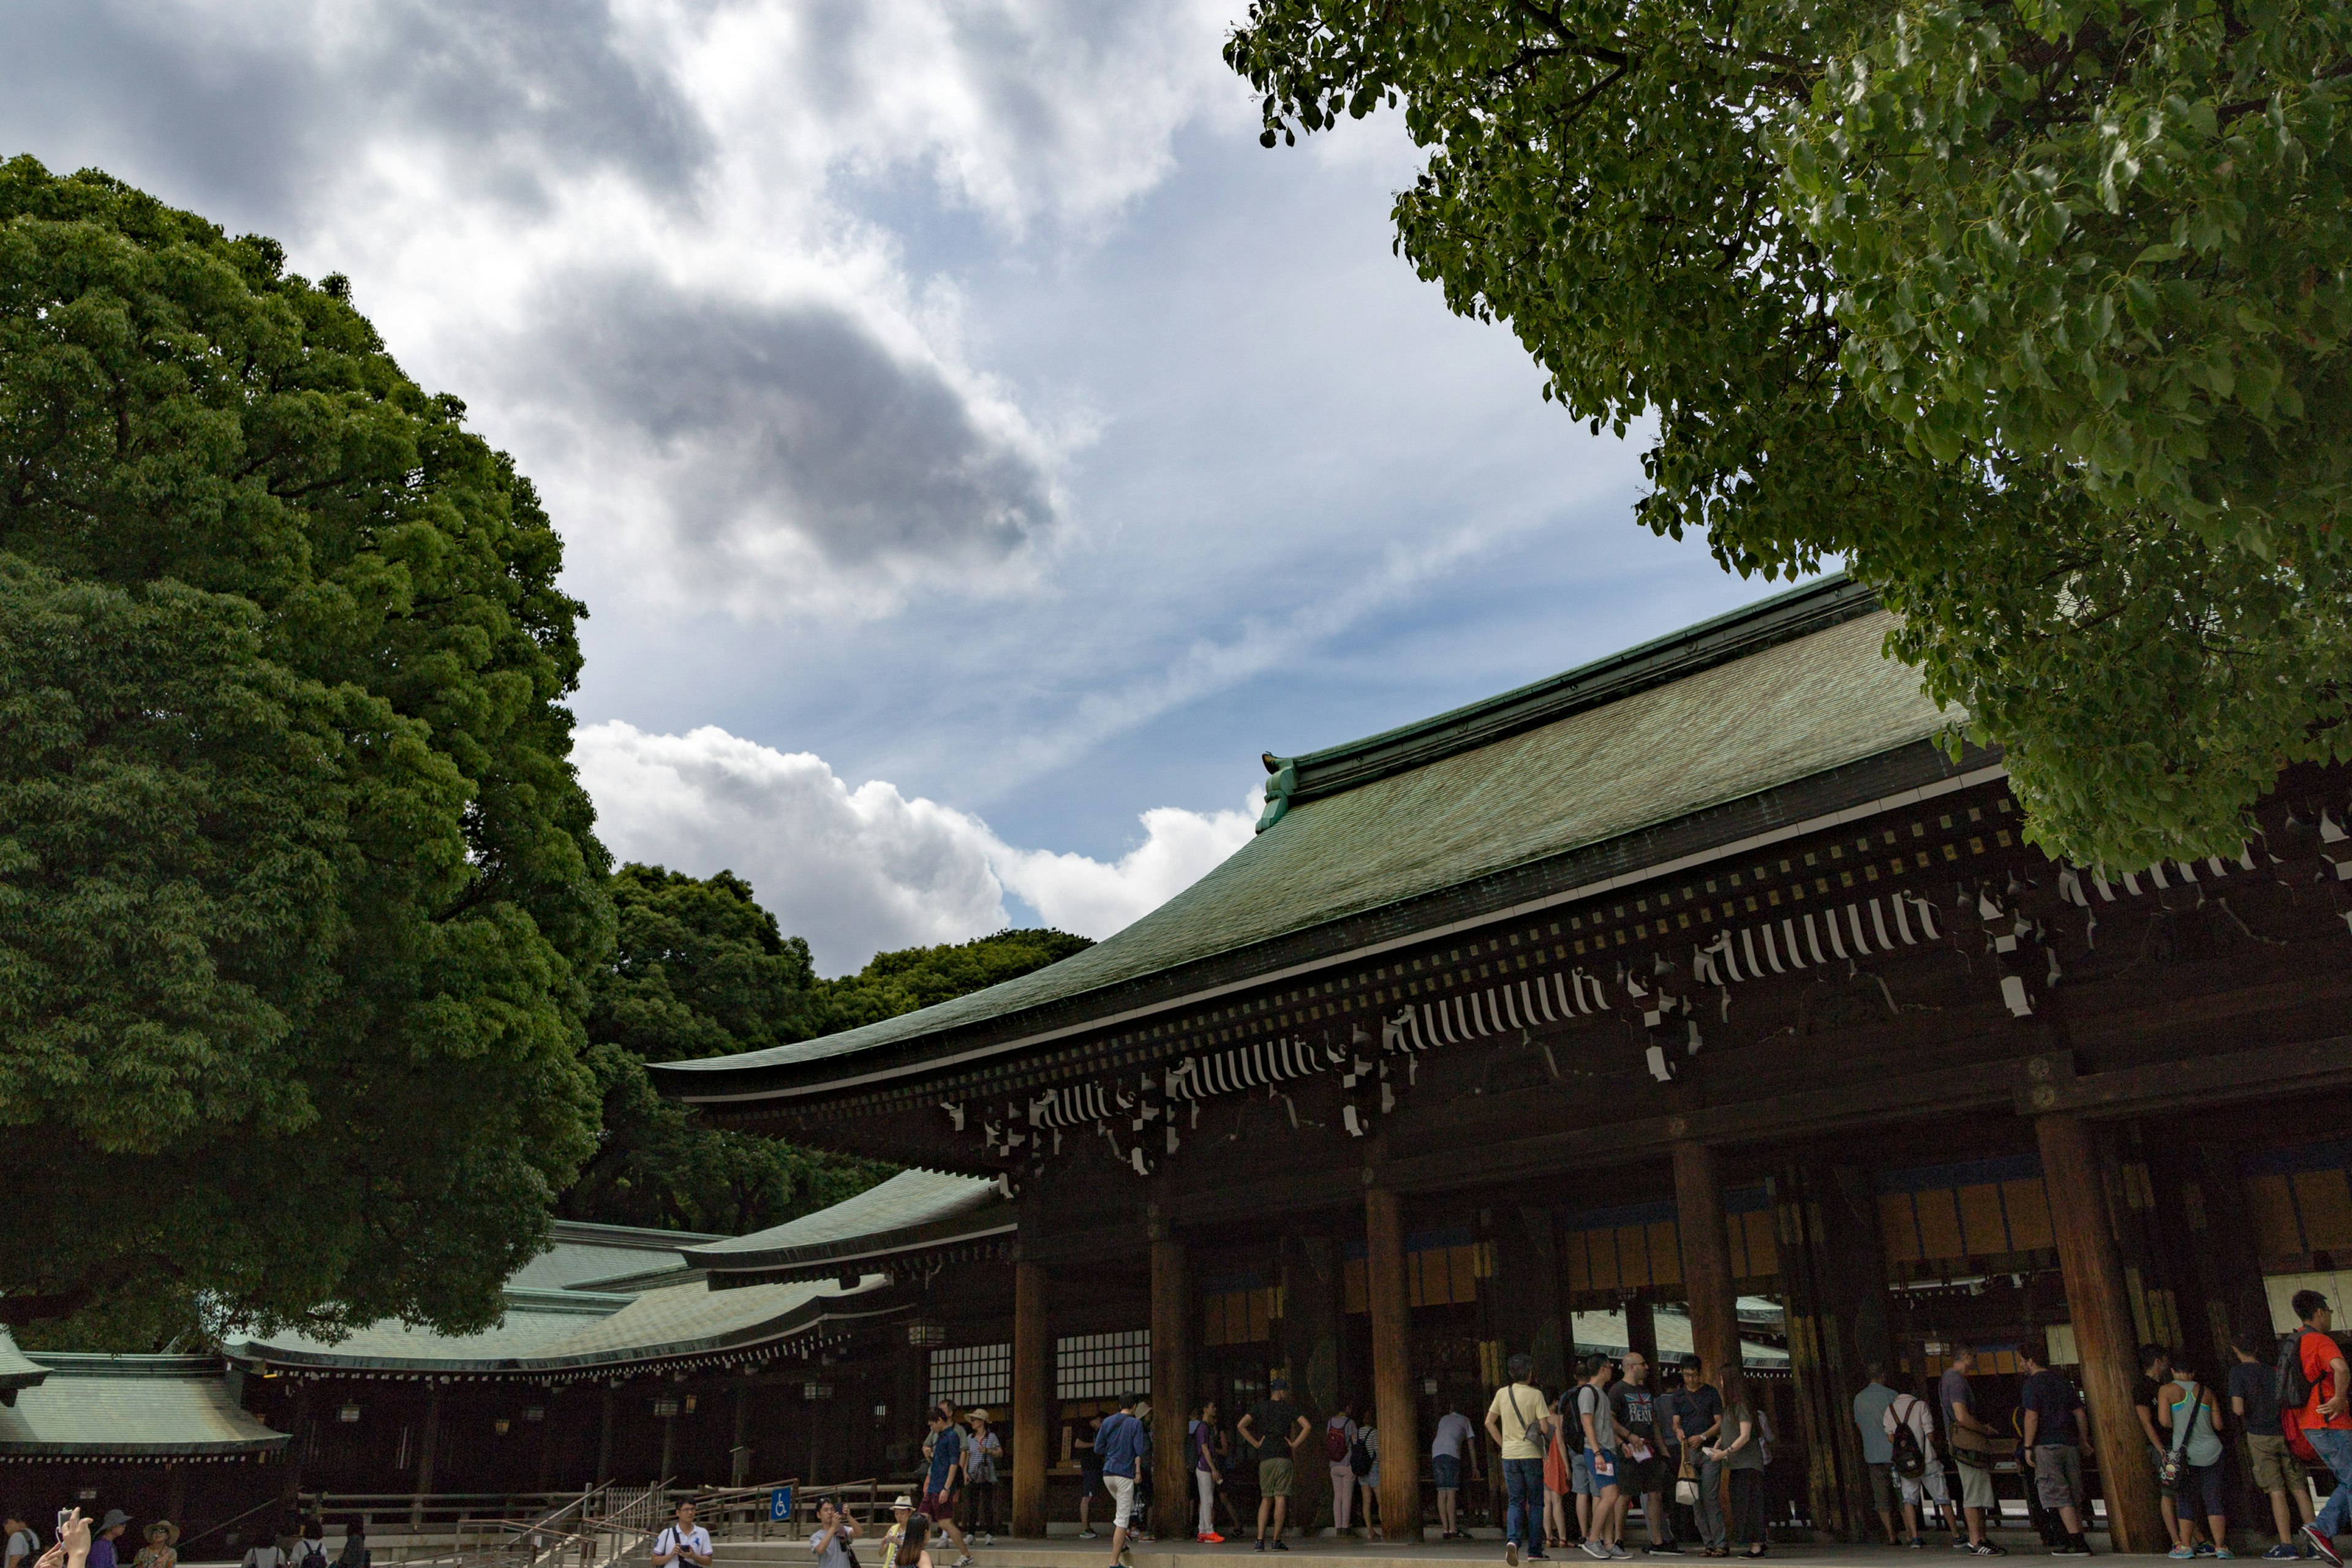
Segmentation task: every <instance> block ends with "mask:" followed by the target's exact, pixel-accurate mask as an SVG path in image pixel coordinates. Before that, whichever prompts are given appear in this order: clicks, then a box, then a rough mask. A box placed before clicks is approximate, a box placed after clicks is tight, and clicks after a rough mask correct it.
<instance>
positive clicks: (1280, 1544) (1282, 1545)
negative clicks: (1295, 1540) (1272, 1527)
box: [1269, 1535, 1290, 1552]
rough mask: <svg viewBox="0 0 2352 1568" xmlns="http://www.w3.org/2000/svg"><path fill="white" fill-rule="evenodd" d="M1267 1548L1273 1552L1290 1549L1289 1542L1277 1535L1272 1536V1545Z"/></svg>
mask: <svg viewBox="0 0 2352 1568" xmlns="http://www.w3.org/2000/svg"><path fill="white" fill-rule="evenodd" d="M1269 1550H1271V1551H1275V1552H1287V1551H1289V1550H1290V1542H1287V1541H1285V1540H1284V1539H1283V1538H1282V1537H1280V1536H1279V1535H1277V1536H1276V1537H1275V1538H1274V1545H1273V1546H1272V1547H1271V1548H1269Z"/></svg>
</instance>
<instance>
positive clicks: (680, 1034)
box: [558, 865, 1091, 1235]
mask: <svg viewBox="0 0 2352 1568" xmlns="http://www.w3.org/2000/svg"><path fill="white" fill-rule="evenodd" d="M611 888H612V894H613V903H614V910H615V911H616V912H617V914H618V917H619V940H618V942H616V943H615V944H614V953H613V957H612V959H611V961H610V962H609V963H607V964H605V965H604V967H603V968H602V969H600V970H599V971H598V973H596V975H595V977H594V978H593V981H592V982H591V983H590V997H591V1002H590V1007H589V1015H588V1036H589V1039H590V1042H591V1044H590V1047H589V1062H590V1065H591V1067H592V1068H593V1071H594V1072H595V1074H596V1079H597V1082H598V1085H599V1087H600V1088H601V1089H602V1090H603V1094H604V1132H603V1135H602V1142H601V1143H600V1145H599V1147H598V1149H597V1152H596V1155H595V1157H594V1158H593V1160H591V1161H590V1162H589V1163H588V1164H587V1166H586V1167H585V1168H584V1169H583V1171H582V1172H581V1173H580V1179H579V1181H578V1182H577V1183H576V1184H574V1185H573V1186H572V1189H571V1190H570V1191H569V1192H567V1193H565V1194H563V1197H562V1202H561V1203H560V1205H559V1208H558V1212H560V1213H561V1214H562V1215H563V1216H564V1217H566V1218H568V1219H584V1220H598V1221H602V1222H604V1223H605V1224H608V1225H637V1226H650V1227H654V1228H658V1229H665V1230H701V1231H713V1232H719V1233H723V1234H728V1235H740V1234H743V1233H745V1232H748V1231H753V1230H761V1229H764V1228H766V1227H767V1226H772V1225H781V1224H782V1223H783V1222H784V1221H785V1220H788V1219H793V1218H795V1217H797V1216H799V1215H803V1214H808V1213H811V1212H813V1211H814V1210H816V1209H820V1208H824V1207H826V1206H827V1205H832V1204H836V1203H839V1202H840V1201H841V1200H842V1199H844V1198H846V1197H850V1196H852V1195H854V1194H857V1193H859V1192H862V1191H864V1190H865V1189H866V1188H867V1187H869V1186H871V1185H873V1184H875V1183H876V1182H878V1181H880V1180H882V1179H883V1178H884V1177H886V1176H887V1175H889V1174H890V1173H891V1167H889V1166H887V1165H885V1164H881V1163H877V1162H875V1161H871V1160H858V1159H852V1158H849V1157H847V1156H844V1155H837V1154H828V1153H823V1152H816V1151H813V1150H806V1149H802V1148H799V1147H796V1146H795V1145H793V1144H791V1143H786V1142H781V1141H779V1140H776V1139H772V1138H766V1137H761V1136H756V1135H752V1134H748V1133H740V1132H730V1131H722V1130H719V1129H717V1128H713V1127H709V1126H706V1125H705V1124H704V1123H703V1121H702V1120H701V1118H700V1116H699V1115H698V1113H697V1112H696V1111H695V1110H693V1109H692V1108H691V1107H689V1106H685V1105H681V1104H679V1103H678V1102H677V1101H676V1100H664V1099H663V1098H662V1097H661V1095H660V1094H659V1093H658V1091H656V1089H654V1087H653V1082H652V1079H651V1078H650V1077H649V1076H648V1075H647V1073H646V1069H645V1064H646V1063H647V1062H649V1061H654V1062H660V1061H677V1060H680V1059H684V1058H695V1057H714V1056H726V1055H731V1054H733V1053H735V1052H739V1051H752V1050H760V1049H762V1048H764V1047H769V1046H774V1045H782V1044H785V1043H787V1042H789V1041H793V1040H803V1039H808V1038H811V1037H814V1036H817V1035H823V1034H833V1033H835V1032H837V1031H838V1030H841V1029H845V1028H850V1027H854V1026H856V1025H858V1024H864V1023H869V1022H871V1021H873V1020H874V1019H876V1018H883V1017H889V1016H894V1015H896V1014H898V1013H904V1012H909V1011H911V1010H913V1009H914V1008H917V1007H926V1006H929V1005H931V1004H932V1003H934V1002H941V1001H945V1000H946V999H947V998H948V997H950V996H960V995H961V994H964V993H965V992H967V991H977V990H979V989H981V988H982V987H983V986H987V985H993V984H996V983H997V982H998V981H1000V980H1009V979H1011V978H1013V976H1014V975H1016V974H1024V973H1028V972H1029V971H1030V970H1032V969H1035V968H1038V967H1040V966H1041V965H1043V964H1046V963H1053V962H1054V961H1055V960H1056V959H1059V958H1064V957H1066V956H1067V955H1069V954H1070V953H1073V952H1078V951H1079V950H1081V949H1083V948H1085V947H1087V946H1089V945H1091V944H1090V943H1089V942H1087V939H1086V938H1084V937H1075V936H1069V935H1066V934H1065V933H1064V932H1061V931H1000V932H998V933H997V934H996V935H994V936H989V937H982V938H981V939H980V940H979V941H977V942H965V943H961V944H959V945H956V946H950V947H930V948H911V949H908V950H907V951H905V952H886V953H881V954H877V956H876V957H875V958H874V959H873V960H872V961H871V962H870V963H867V964H866V967H865V969H864V970H863V971H861V972H860V973H857V974H855V975H850V976H847V977H845V978H843V979H840V980H831V981H828V980H821V979H819V978H817V977H816V975H815V973H814V970H813V969H812V967H811V965H810V962H809V950H808V943H807V942H803V940H802V939H801V938H799V937H786V936H784V935H782V932H781V931H779V929H778V927H777V925H776V921H775V917H774V916H773V915H771V914H770V913H769V912H768V911H767V910H763V909H761V907H760V906H759V904H758V903H757V902H756V901H754V899H753V896H752V891H751V884H750V883H748V882H746V881H744V880H743V879H741V878H740V877H738V876H736V875H735V874H734V873H732V872H731V871H721V872H719V874H718V875H717V876H715V877H710V878H696V877H689V876H687V875H685V874H684V873H682V872H677V871H670V870H665V869H664V868H661V867H659V866H638V865H628V866H624V867H622V868H620V870H619V871H617V872H615V873H614V877H613V880H612V883H611Z"/></svg>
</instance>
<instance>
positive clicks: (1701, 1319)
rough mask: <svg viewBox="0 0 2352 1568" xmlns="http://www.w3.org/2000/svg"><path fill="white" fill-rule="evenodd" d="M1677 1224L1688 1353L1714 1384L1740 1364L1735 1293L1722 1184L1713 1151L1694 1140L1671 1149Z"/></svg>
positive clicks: (1737, 1305)
mask: <svg viewBox="0 0 2352 1568" xmlns="http://www.w3.org/2000/svg"><path fill="white" fill-rule="evenodd" d="M1674 1156H1675V1227H1676V1229H1677V1230H1679V1231H1680V1233H1681V1235H1682V1244H1683V1291H1684V1294H1685V1297H1686V1298H1687V1299H1688V1302H1689V1306H1690V1325H1691V1349H1692V1350H1694V1351H1696V1352H1697V1353H1698V1359H1699V1360H1700V1362H1701V1363H1704V1364H1705V1366H1706V1376H1707V1377H1708V1378H1709V1379H1710V1380H1712V1379H1713V1378H1715V1377H1717V1375H1719V1374H1720V1373H1722V1371H1723V1369H1724V1368H1726V1367H1732V1366H1738V1364H1739V1294H1738V1291H1737V1290H1736V1289H1733V1287H1732V1283H1731V1243H1730V1240H1729V1238H1728V1237H1726V1236H1725V1235H1724V1230H1723V1184H1722V1182H1721V1181H1720V1180H1719V1179H1718V1178H1717V1173H1716V1168H1715V1151H1714V1150H1713V1149H1711V1148H1709V1147H1708V1146H1707V1145H1706V1144H1705V1143H1701V1142H1697V1141H1696V1140H1695V1139H1685V1140H1684V1141H1683V1142H1679V1143H1677V1144H1675V1146H1674Z"/></svg>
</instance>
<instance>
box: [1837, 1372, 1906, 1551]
mask: <svg viewBox="0 0 2352 1568" xmlns="http://www.w3.org/2000/svg"><path fill="white" fill-rule="evenodd" d="M1865 1370H1866V1373H1867V1374H1868V1377H1869V1381H1868V1382H1867V1383H1864V1384H1863V1385H1862V1388H1861V1391H1860V1392H1858V1393H1857V1394H1854V1396H1853V1424H1854V1426H1856V1427H1858V1428H1860V1429H1861V1432H1862V1465H1863V1468H1864V1469H1865V1470H1867V1471H1868V1472H1869V1473H1870V1506H1871V1507H1872V1508H1874V1509H1875V1510H1877V1512H1878V1526H1879V1529H1880V1530H1881V1531H1885V1536H1886V1544H1887V1545H1889V1546H1893V1545H1895V1544H1897V1542H1896V1541H1895V1436H1894V1433H1895V1424H1894V1423H1892V1422H1890V1421H1888V1420H1887V1418H1886V1413H1887V1411H1889V1410H1890V1409H1892V1408H1894V1405H1895V1399H1896V1397H1897V1396H1896V1394H1895V1391H1894V1390H1893V1389H1891V1388H1889V1387H1887V1386H1886V1367H1885V1364H1884V1363H1880V1362H1872V1363H1870V1365H1869V1366H1868V1368H1866V1369H1865ZM1914 1403H1916V1401H1915V1402H1914ZM1918 1533H1919V1526H1918V1524H1917V1523H1916V1521H1914V1522H1913V1524H1912V1526H1911V1534H1912V1535H1913V1536H1915V1537H1916V1536H1917V1535H1918Z"/></svg>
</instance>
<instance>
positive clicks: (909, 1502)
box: [890, 1492, 915, 1509]
mask: <svg viewBox="0 0 2352 1568" xmlns="http://www.w3.org/2000/svg"><path fill="white" fill-rule="evenodd" d="M890 1506H891V1507H892V1508H894V1509H898V1508H912V1507H914V1506H915V1500H914V1499H912V1498H910V1497H908V1495H907V1494H906V1493H905V1492H900V1493H899V1494H898V1496H897V1497H896V1498H895V1499H893V1500H891V1503H890Z"/></svg>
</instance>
